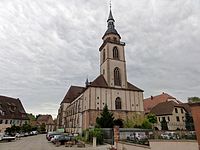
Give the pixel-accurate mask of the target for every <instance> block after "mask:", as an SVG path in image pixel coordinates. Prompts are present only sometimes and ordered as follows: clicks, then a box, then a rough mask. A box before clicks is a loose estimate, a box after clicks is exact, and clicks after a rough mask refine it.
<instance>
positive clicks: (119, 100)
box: [115, 97, 122, 109]
mask: <svg viewBox="0 0 200 150" xmlns="http://www.w3.org/2000/svg"><path fill="white" fill-rule="evenodd" d="M115 109H122V103H121V99H120V98H119V97H117V98H116V100H115Z"/></svg>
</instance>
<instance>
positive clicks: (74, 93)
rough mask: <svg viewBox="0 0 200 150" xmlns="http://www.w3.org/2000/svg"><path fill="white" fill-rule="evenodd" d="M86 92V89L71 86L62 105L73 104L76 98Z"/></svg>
mask: <svg viewBox="0 0 200 150" xmlns="http://www.w3.org/2000/svg"><path fill="white" fill-rule="evenodd" d="M84 90H85V88H84V87H80V86H71V87H70V88H69V90H68V91H67V94H66V95H65V97H64V99H63V101H62V102H61V104H62V103H71V102H72V101H73V100H74V99H75V98H77V97H78V96H79V95H80V94H81V93H83V91H84Z"/></svg>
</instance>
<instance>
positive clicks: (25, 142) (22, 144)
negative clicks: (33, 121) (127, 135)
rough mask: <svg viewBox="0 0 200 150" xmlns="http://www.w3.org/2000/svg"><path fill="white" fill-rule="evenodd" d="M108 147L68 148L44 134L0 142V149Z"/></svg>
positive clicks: (43, 149)
mask: <svg viewBox="0 0 200 150" xmlns="http://www.w3.org/2000/svg"><path fill="white" fill-rule="evenodd" d="M108 147H109V146H108V145H103V146H100V147H97V148H93V147H92V146H91V145H89V146H88V145H87V146H86V148H76V147H73V148H71V147H70V148H69V147H65V146H64V145H61V146H59V147H56V146H55V145H54V144H52V143H50V142H48V141H47V140H46V137H45V135H44V134H43V135H36V136H29V137H23V138H21V139H20V140H15V141H13V142H1V143H0V150H77V149H79V150H107V148H108Z"/></svg>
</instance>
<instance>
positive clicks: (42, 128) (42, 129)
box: [40, 123, 46, 133]
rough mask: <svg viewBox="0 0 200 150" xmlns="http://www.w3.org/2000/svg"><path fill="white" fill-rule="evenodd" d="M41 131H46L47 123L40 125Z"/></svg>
mask: <svg viewBox="0 0 200 150" xmlns="http://www.w3.org/2000/svg"><path fill="white" fill-rule="evenodd" d="M40 131H41V132H42V133H43V132H45V131H46V125H45V124H44V123H42V125H41V126H40Z"/></svg>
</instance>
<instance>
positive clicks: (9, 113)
mask: <svg viewBox="0 0 200 150" xmlns="http://www.w3.org/2000/svg"><path fill="white" fill-rule="evenodd" d="M28 122H29V118H28V116H27V114H26V111H25V109H24V107H23V105H22V103H21V101H20V100H19V99H18V98H12V97H7V96H0V132H4V131H5V129H6V128H8V127H11V126H12V125H16V126H22V125H23V124H25V123H28Z"/></svg>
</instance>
